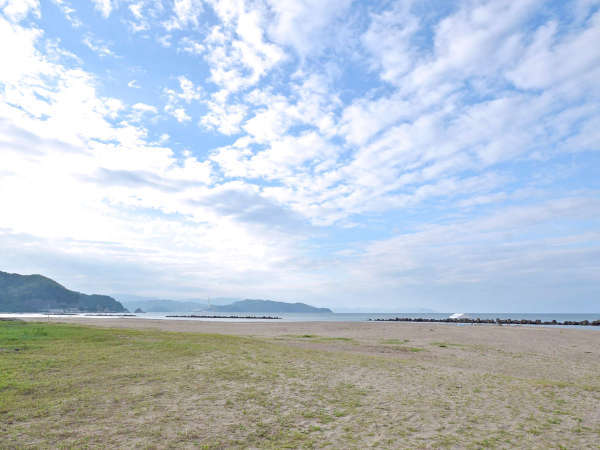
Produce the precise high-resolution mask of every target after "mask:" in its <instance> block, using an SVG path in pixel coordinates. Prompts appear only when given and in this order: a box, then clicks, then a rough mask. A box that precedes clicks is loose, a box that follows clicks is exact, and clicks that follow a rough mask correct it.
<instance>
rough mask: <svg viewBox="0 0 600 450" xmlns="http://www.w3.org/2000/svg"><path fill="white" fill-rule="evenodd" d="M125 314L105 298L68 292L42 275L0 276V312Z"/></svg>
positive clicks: (3, 274) (1, 274)
mask: <svg viewBox="0 0 600 450" xmlns="http://www.w3.org/2000/svg"><path fill="white" fill-rule="evenodd" d="M46 311H82V312H126V311H127V310H126V309H125V308H123V305H121V304H120V303H119V302H117V301H116V300H115V299H114V298H112V297H109V296H107V295H86V294H82V293H80V292H75V291H70V290H69V289H67V288H65V287H64V286H62V285H60V284H58V283H57V282H56V281H54V280H51V279H50V278H46V277H44V276H42V275H19V274H16V273H6V272H0V312H46Z"/></svg>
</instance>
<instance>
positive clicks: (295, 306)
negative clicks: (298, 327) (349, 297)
mask: <svg viewBox="0 0 600 450" xmlns="http://www.w3.org/2000/svg"><path fill="white" fill-rule="evenodd" d="M209 311H216V312H260V313H331V312H333V311H331V309H329V308H316V307H314V306H310V305H307V304H306V303H286V302H275V301H273V300H254V299H246V300H240V301H237V302H234V303H232V304H231V305H211V306H210V308H209Z"/></svg>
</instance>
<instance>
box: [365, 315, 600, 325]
mask: <svg viewBox="0 0 600 450" xmlns="http://www.w3.org/2000/svg"><path fill="white" fill-rule="evenodd" d="M369 321H372V322H417V323H465V324H469V323H470V324H496V325H562V326H564V325H579V326H588V327H589V326H592V327H599V326H600V320H594V321H589V320H565V321H563V322H559V321H556V320H551V321H543V320H531V319H499V318H498V319H480V318H476V319H471V318H468V317H461V318H458V319H450V318H446V319H429V318H419V317H417V318H414V317H389V318H385V319H382V318H377V319H369Z"/></svg>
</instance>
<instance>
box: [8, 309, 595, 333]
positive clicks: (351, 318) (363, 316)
mask: <svg viewBox="0 0 600 450" xmlns="http://www.w3.org/2000/svg"><path fill="white" fill-rule="evenodd" d="M204 314H206V315H215V316H229V315H237V316H257V317H258V316H271V317H273V316H275V317H280V318H281V319H278V320H272V319H258V318H257V319H230V318H228V317H222V318H215V319H213V318H202V319H197V318H184V317H178V318H172V317H167V316H169V315H177V316H187V315H204ZM451 314H452V313H319V314H307V313H254V312H248V313H244V312H238V313H216V312H215V313H212V312H208V313H207V312H199V311H195V312H178V313H144V314H133V315H131V316H135V317H136V318H139V319H155V320H157V319H158V320H166V319H169V320H194V321H209V322H367V321H369V319H393V318H395V317H402V318H415V319H416V318H426V319H445V318H448V317H449V316H450V315H451ZM465 314H466V316H467V317H469V318H473V319H476V318H480V319H497V318H499V319H513V320H521V319H526V320H538V319H539V320H541V321H552V320H556V321H557V322H564V321H583V320H588V321H590V322H592V321H594V320H600V313H597V314H585V313H584V314H581V313H571V314H565V313H465ZM119 316H120V315H119V314H110V315H95V314H74V315H57V316H54V315H52V314H50V315H47V314H34V313H23V314H5V313H0V317H15V318H19V317H38V318H40V319H42V318H47V317H62V318H69V317H96V318H97V319H99V320H101V319H103V318H115V317H119ZM131 316H130V315H128V317H131ZM404 323H406V322H404ZM442 325H449V326H471V325H470V324H453V323H448V324H446V323H442ZM490 326H494V325H490ZM511 326H544V325H511ZM548 326H552V327H556V326H557V325H548ZM568 327H569V328H586V329H595V330H598V331H600V327H593V326H587V327H586V326H568Z"/></svg>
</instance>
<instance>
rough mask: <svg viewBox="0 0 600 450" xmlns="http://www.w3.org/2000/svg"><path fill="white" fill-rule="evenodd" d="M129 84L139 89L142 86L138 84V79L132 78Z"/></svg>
mask: <svg viewBox="0 0 600 450" xmlns="http://www.w3.org/2000/svg"><path fill="white" fill-rule="evenodd" d="M127 86H128V87H130V88H132V89H139V88H140V87H141V86H140V85H139V84H138V82H137V80H131V81H130V82H129V83H127Z"/></svg>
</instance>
